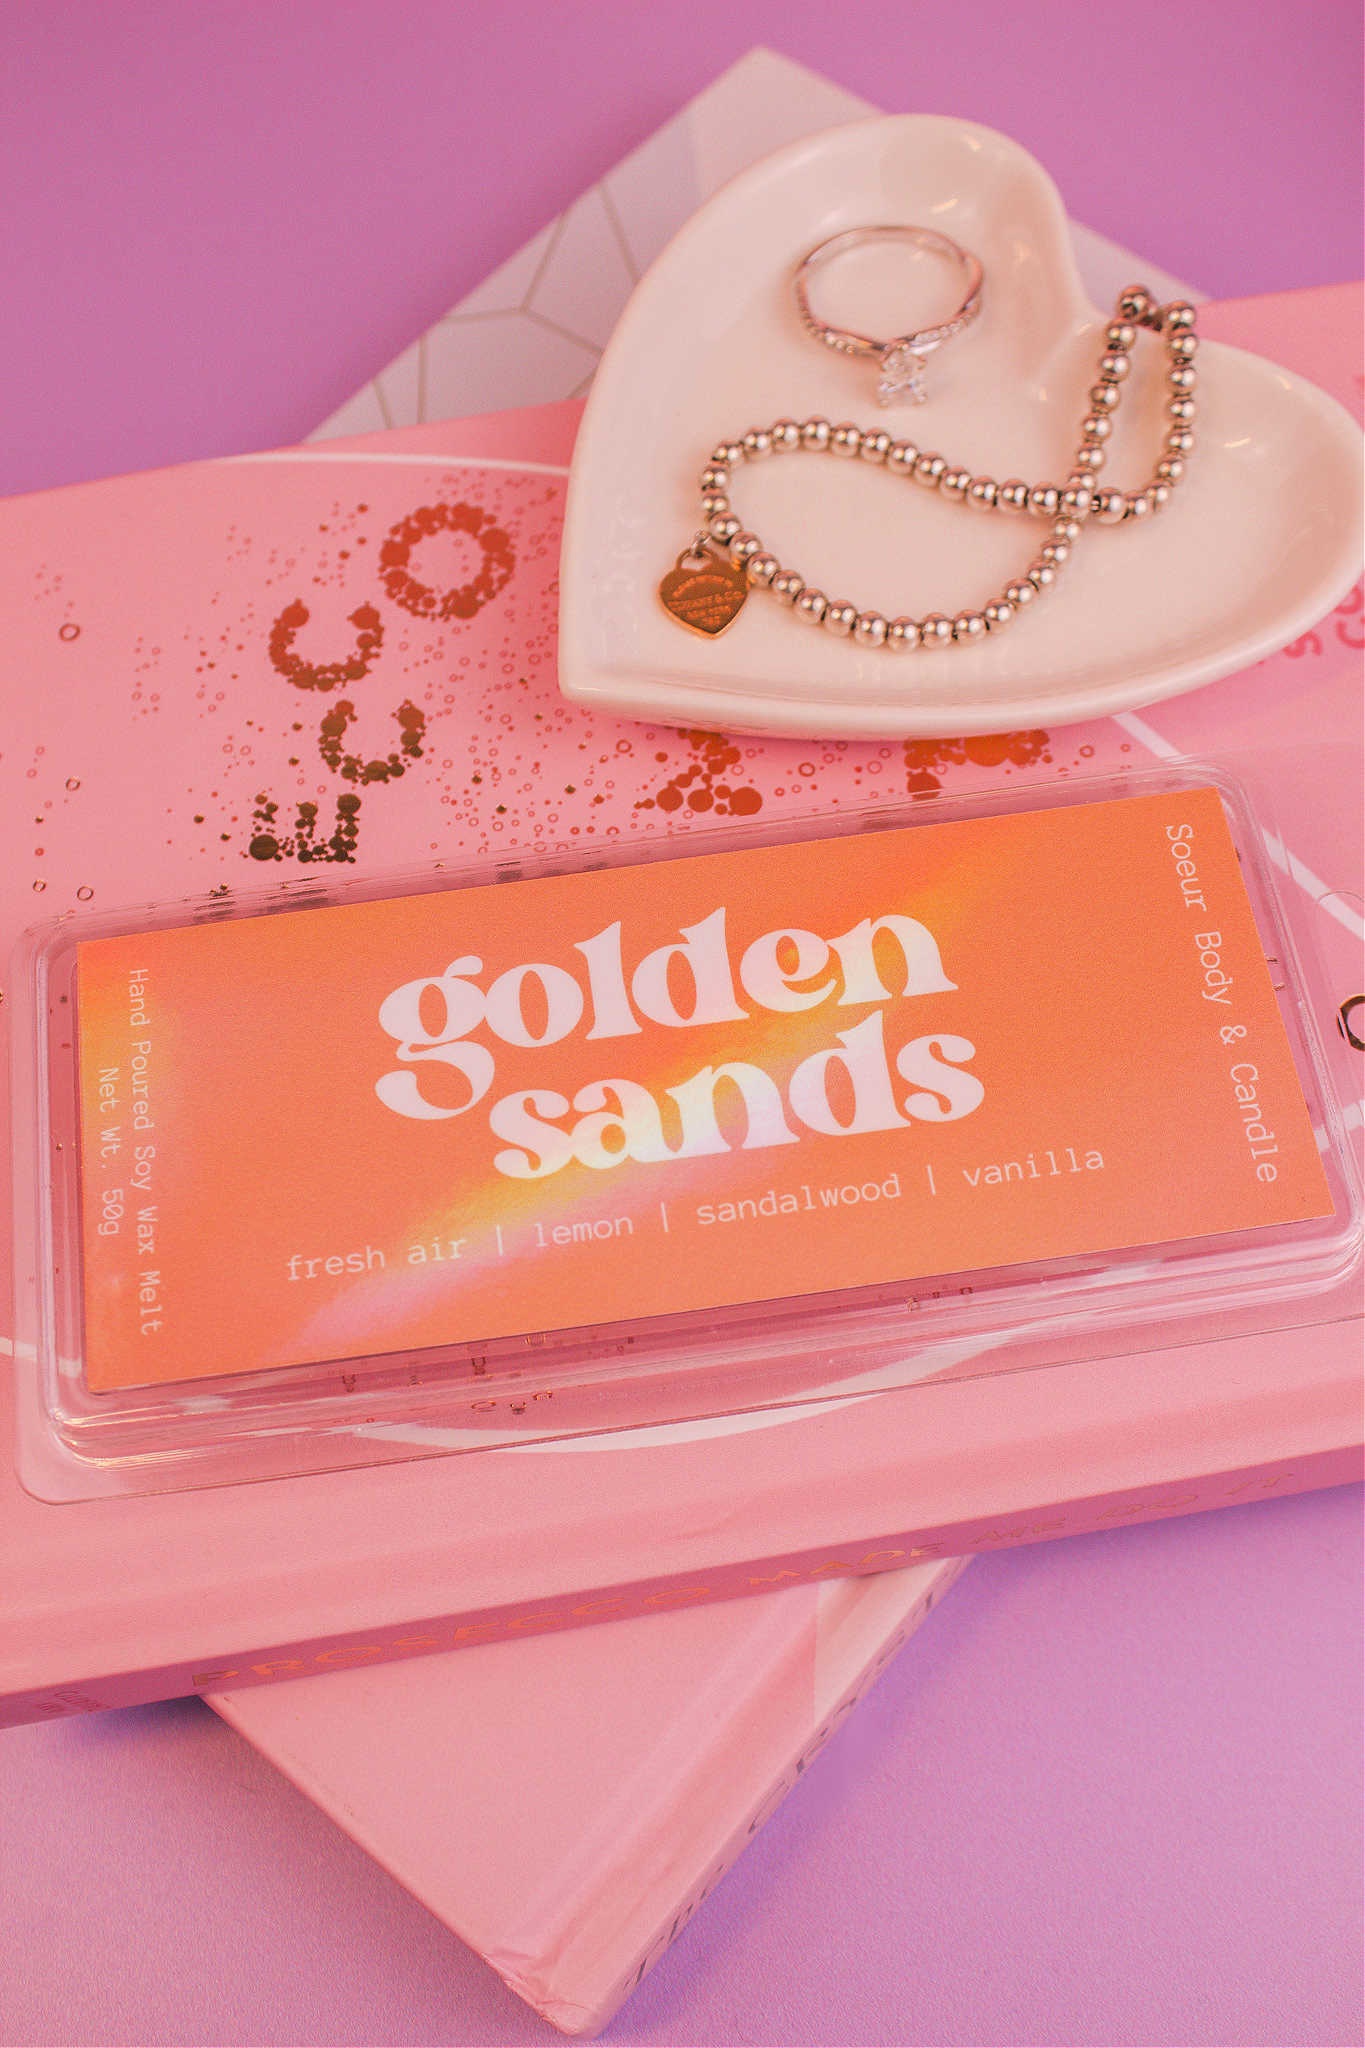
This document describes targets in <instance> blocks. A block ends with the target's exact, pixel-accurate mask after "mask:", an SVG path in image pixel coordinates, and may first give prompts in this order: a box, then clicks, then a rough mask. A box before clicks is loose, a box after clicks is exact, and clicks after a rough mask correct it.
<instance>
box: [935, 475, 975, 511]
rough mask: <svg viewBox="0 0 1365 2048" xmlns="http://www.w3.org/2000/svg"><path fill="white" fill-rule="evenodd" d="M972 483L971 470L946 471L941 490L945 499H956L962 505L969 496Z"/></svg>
mask: <svg viewBox="0 0 1365 2048" xmlns="http://www.w3.org/2000/svg"><path fill="white" fill-rule="evenodd" d="M971 481H972V473H971V471H970V470H969V469H945V470H944V472H943V482H942V483H941V484H940V485H939V489H940V490H941V491H942V493H943V495H944V497H945V498H956V499H957V500H958V502H959V503H961V501H962V499H964V498H965V497H966V495H967V491H968V487H969V486H970V484H971Z"/></svg>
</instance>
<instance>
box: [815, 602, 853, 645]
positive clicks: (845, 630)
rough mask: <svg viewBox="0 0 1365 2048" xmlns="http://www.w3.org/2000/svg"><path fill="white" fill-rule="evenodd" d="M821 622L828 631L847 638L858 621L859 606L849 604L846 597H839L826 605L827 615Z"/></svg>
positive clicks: (844, 638) (841, 637)
mask: <svg viewBox="0 0 1365 2048" xmlns="http://www.w3.org/2000/svg"><path fill="white" fill-rule="evenodd" d="M821 623H822V625H823V626H824V628H825V631H826V632H827V633H833V634H835V635H836V636H837V637H838V638H839V639H840V640H847V638H848V636H849V634H850V633H851V632H852V631H853V628H854V627H855V626H856V624H857V623H858V607H857V605H856V604H849V602H848V600H847V599H846V598H841V599H838V600H837V601H835V602H833V603H831V604H827V605H826V606H825V616H824V618H823V620H822V621H821Z"/></svg>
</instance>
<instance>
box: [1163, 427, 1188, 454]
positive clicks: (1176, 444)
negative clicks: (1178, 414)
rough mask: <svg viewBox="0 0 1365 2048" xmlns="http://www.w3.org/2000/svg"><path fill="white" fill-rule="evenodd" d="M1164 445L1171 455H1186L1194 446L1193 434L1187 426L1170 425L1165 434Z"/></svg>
mask: <svg viewBox="0 0 1365 2048" xmlns="http://www.w3.org/2000/svg"><path fill="white" fill-rule="evenodd" d="M1166 446H1167V447H1168V448H1169V449H1170V451H1171V453H1172V455H1188V454H1189V452H1190V450H1191V448H1193V446H1194V435H1193V434H1192V433H1191V432H1190V430H1189V428H1188V427H1172V429H1171V431H1170V433H1169V434H1168V435H1167V436H1166Z"/></svg>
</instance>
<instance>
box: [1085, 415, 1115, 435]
mask: <svg viewBox="0 0 1365 2048" xmlns="http://www.w3.org/2000/svg"><path fill="white" fill-rule="evenodd" d="M1113 431H1114V422H1113V421H1112V420H1111V419H1110V417H1109V415H1108V413H1107V412H1088V413H1087V414H1086V416H1085V418H1084V419H1083V420H1082V421H1081V439H1082V440H1083V441H1090V442H1092V443H1093V442H1096V441H1107V440H1108V439H1109V436H1110V435H1111V434H1112V433H1113Z"/></svg>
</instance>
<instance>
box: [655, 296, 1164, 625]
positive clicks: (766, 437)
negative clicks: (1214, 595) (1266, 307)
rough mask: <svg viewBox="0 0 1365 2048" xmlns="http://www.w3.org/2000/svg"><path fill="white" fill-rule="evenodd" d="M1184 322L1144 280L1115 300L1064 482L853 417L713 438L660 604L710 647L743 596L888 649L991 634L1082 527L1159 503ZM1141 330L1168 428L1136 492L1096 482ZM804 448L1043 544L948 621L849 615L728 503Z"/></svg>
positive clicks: (1133, 516) (1028, 597) (1055, 568)
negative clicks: (757, 471) (1025, 531)
mask: <svg viewBox="0 0 1365 2048" xmlns="http://www.w3.org/2000/svg"><path fill="white" fill-rule="evenodd" d="M1195 319H1196V315H1195V309H1194V307H1193V306H1191V305H1188V304H1186V303H1185V302H1184V301H1183V300H1175V301H1173V302H1172V303H1171V304H1170V305H1167V306H1161V305H1158V304H1157V302H1156V300H1155V299H1154V298H1153V297H1152V295H1151V293H1150V292H1149V291H1147V290H1146V288H1145V287H1144V286H1142V285H1134V286H1131V287H1130V288H1129V289H1128V290H1127V291H1125V292H1122V293H1121V294H1120V296H1119V301H1118V305H1117V308H1116V311H1115V316H1114V319H1113V321H1112V322H1111V323H1110V325H1109V326H1108V327H1107V328H1106V330H1105V337H1104V353H1103V354H1102V355H1101V357H1100V361H1099V368H1098V373H1097V381H1096V382H1095V383H1094V384H1093V385H1092V386H1091V389H1090V405H1089V410H1088V412H1087V413H1086V415H1085V418H1084V419H1083V420H1082V421H1081V445H1080V447H1079V448H1078V450H1077V452H1076V456H1075V461H1074V465H1073V468H1072V473H1071V474H1070V475H1069V476H1068V477H1067V479H1066V482H1065V483H1063V484H1034V485H1030V484H1026V483H1023V482H1021V481H1020V480H1019V479H1018V478H1010V479H1008V480H1007V481H1005V482H1004V483H997V482H996V481H995V479H994V478H993V477H988V476H974V475H973V474H972V473H971V471H970V470H967V469H963V468H960V467H958V466H955V465H954V464H952V463H950V462H949V461H948V460H947V458H946V457H944V456H942V455H935V454H929V453H925V452H924V451H922V450H921V449H919V448H917V447H916V446H915V445H914V443H913V442H911V441H905V440H894V439H893V438H892V437H891V435H890V434H888V433H887V432H885V430H884V429H867V430H865V429H863V428H861V427H857V426H854V425H853V424H852V423H851V422H845V423H844V424H842V425H840V426H831V425H830V423H829V421H828V420H824V419H809V420H805V421H803V422H798V421H796V420H787V419H783V420H776V421H775V422H774V423H773V425H772V426H770V427H753V428H750V430H749V431H748V433H746V434H745V435H743V436H742V438H741V439H739V440H737V441H722V442H721V443H720V445H719V446H718V447H716V448H715V449H713V450H712V454H711V459H710V461H709V463H708V464H707V466H706V468H705V469H703V471H702V473H701V511H702V522H703V523H702V526H701V527H700V528H699V529H698V531H697V533H696V534H695V535H694V537H693V539H692V541H691V542H690V543H689V545H688V546H687V547H686V548H684V550H683V552H682V553H681V554H680V555H679V556H678V558H677V561H676V563H675V564H674V567H673V568H672V569H671V570H670V571H669V572H668V574H667V575H666V576H665V577H664V579H663V581H662V583H661V584H660V586H659V596H660V599H661V600H662V602H663V605H664V608H665V610H666V611H667V612H668V613H669V614H670V616H671V617H673V618H675V619H677V620H678V622H679V623H680V624H681V625H684V626H687V627H689V628H690V629H691V630H692V631H693V632H697V633H701V634H703V635H705V637H706V638H708V639H714V638H715V637H716V636H717V635H718V634H720V633H723V632H724V631H725V629H726V628H727V626H729V625H731V624H732V623H733V622H734V620H735V618H736V617H737V616H738V614H739V612H740V609H741V607H742V606H743V604H744V602H745V599H746V598H747V596H748V593H749V591H750V590H751V589H761V590H767V591H769V592H771V594H772V595H773V596H774V597H775V598H776V599H777V600H778V602H779V603H780V604H784V605H786V606H788V607H789V608H790V609H791V610H792V611H793V612H794V613H795V615H796V617H797V618H800V619H805V620H806V621H807V622H808V623H809V624H811V625H819V626H823V627H824V628H825V630H826V631H827V632H830V633H834V634H836V635H838V636H839V637H840V638H842V639H850V638H851V639H854V640H856V641H857V642H858V643H859V644H860V645H861V646H864V647H885V648H890V649H891V650H893V651H894V652H898V653H906V652H909V651H910V650H911V649H912V648H916V647H925V648H936V647H953V646H963V645H966V644H968V643H970V642H972V641H978V640H981V639H982V638H983V637H984V636H985V635H986V634H987V633H994V632H997V631H999V630H1000V629H1001V628H1002V627H1004V626H1007V625H1008V624H1009V623H1010V621H1011V620H1012V619H1013V618H1014V617H1015V615H1016V613H1018V612H1021V611H1023V610H1024V609H1026V607H1027V606H1029V605H1031V604H1032V603H1033V601H1034V599H1035V598H1037V597H1040V596H1042V595H1043V594H1044V593H1045V592H1047V591H1048V590H1050V589H1051V588H1052V586H1053V585H1054V584H1055V583H1056V581H1057V577H1058V574H1059V572H1060V571H1061V570H1062V568H1063V567H1064V566H1065V564H1066V562H1067V561H1068V559H1069V557H1070V554H1071V550H1072V548H1073V547H1074V546H1075V544H1076V542H1077V541H1078V540H1079V539H1080V537H1081V534H1082V533H1083V531H1084V530H1085V527H1086V526H1087V525H1088V524H1090V523H1091V522H1092V521H1098V522H1099V524H1100V525H1102V526H1116V525H1119V524H1121V523H1123V522H1125V521H1127V520H1140V519H1146V518H1149V517H1151V516H1152V515H1153V514H1154V513H1157V512H1160V511H1161V510H1162V509H1163V508H1164V506H1165V505H1166V503H1167V501H1168V500H1169V498H1170V495H1171V492H1172V491H1173V490H1174V488H1175V486H1176V485H1177V484H1178V483H1179V482H1180V479H1181V477H1182V476H1183V475H1184V471H1185V461H1186V458H1187V456H1188V455H1189V453H1190V450H1191V449H1192V448H1193V446H1194V434H1193V432H1192V429H1191V422H1192V421H1193V419H1194V412H1195V406H1194V395H1193V394H1194V387H1195V370H1194V358H1195V354H1196V352H1197V350H1198V347H1199V342H1198V337H1197V336H1196V334H1195V331H1194V329H1195ZM1141 328H1147V329H1149V330H1150V331H1151V332H1153V333H1154V334H1159V335H1161V337H1162V338H1163V340H1164V342H1165V346H1166V355H1167V361H1168V368H1167V378H1166V381H1167V384H1168V386H1169V387H1170V391H1171V397H1170V400H1169V402H1168V404H1167V408H1166V410H1167V414H1168V417H1169V419H1170V422H1171V424H1170V427H1169V428H1168V430H1167V434H1166V446H1165V452H1164V453H1163V455H1162V457H1161V460H1160V461H1159V462H1158V463H1157V464H1156V467H1155V470H1154V471H1153V474H1152V477H1151V480H1150V481H1149V482H1148V483H1146V484H1144V485H1143V486H1142V488H1141V489H1140V490H1136V491H1119V490H1101V489H1099V488H1098V487H1097V483H1096V479H1097V477H1098V474H1099V472H1100V470H1101V469H1102V468H1103V467H1104V462H1105V457H1106V453H1107V449H1106V443H1107V442H1108V440H1109V438H1110V435H1111V434H1112V432H1113V425H1114V417H1115V415H1116V413H1117V412H1118V409H1119V404H1120V401H1121V398H1122V395H1123V384H1124V380H1125V378H1126V377H1127V375H1128V372H1129V367H1130V359H1131V354H1132V351H1133V348H1134V347H1135V345H1136V342H1137V337H1138V331H1139V330H1140V329H1141ZM802 451H810V452H814V453H825V452H829V453H831V454H835V455H842V456H846V457H854V458H857V459H859V460H861V461H863V462H870V463H876V464H879V465H882V466H884V467H885V468H887V469H889V470H892V471H894V472H895V473H896V474H898V475H900V476H904V477H908V478H911V479H913V481H914V482H916V483H918V484H922V485H924V486H925V487H926V488H927V489H930V490H937V491H938V492H939V493H940V494H941V495H942V496H944V497H946V498H950V499H952V500H954V501H956V502H958V503H961V504H965V505H973V506H976V507H978V508H979V509H981V510H989V511H997V512H1016V513H1024V514H1030V515H1032V516H1034V517H1036V518H1044V519H1049V520H1051V522H1052V526H1051V535H1050V538H1049V539H1048V541H1047V542H1046V543H1045V544H1044V546H1043V547H1042V548H1040V549H1039V551H1038V555H1037V558H1036V560H1034V561H1032V562H1031V563H1030V564H1029V566H1028V567H1027V568H1026V569H1025V570H1024V572H1023V574H1022V575H1021V576H1019V577H1018V578H1017V579H1016V580H1015V581H1014V582H1012V583H1009V584H1007V585H1006V587H1005V589H1004V590H1003V591H1002V592H1001V594H1000V595H999V596H998V597H996V598H995V599H993V600H992V602H991V603H989V604H986V605H983V606H982V608H981V609H980V610H979V611H966V612H959V613H958V614H957V616H956V617H955V618H949V617H947V616H946V615H945V614H943V613H939V612H931V613H929V614H928V616H927V617H925V618H921V619H913V618H896V619H887V618H885V617H883V615H882V614H881V613H880V612H875V611H859V609H858V607H857V606H856V605H854V604H850V603H849V602H847V601H846V600H844V599H838V600H836V599H833V598H829V597H826V595H825V593H824V592H823V591H822V590H817V589H815V588H814V587H813V586H811V585H809V584H807V583H806V582H805V580H804V578H802V577H801V576H799V575H797V573H796V571H795V570H794V569H784V568H783V567H782V565H781V563H780V562H779V561H778V560H777V558H776V556H775V555H772V554H770V553H769V552H768V551H767V549H766V548H765V547H764V545H763V543H762V541H761V540H760V539H759V537H758V535H757V534H755V533H751V532H750V531H749V530H748V529H747V528H746V527H745V526H744V525H743V524H742V523H741V521H740V520H739V519H738V518H737V517H736V515H735V513H734V512H733V511H732V509H731V505H730V496H729V492H730V484H731V478H732V474H733V472H734V471H735V470H736V469H737V468H738V467H739V466H740V465H741V464H742V463H744V462H754V461H760V460H762V459H763V458H765V457H767V456H769V455H774V454H781V453H797V452H802Z"/></svg>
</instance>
